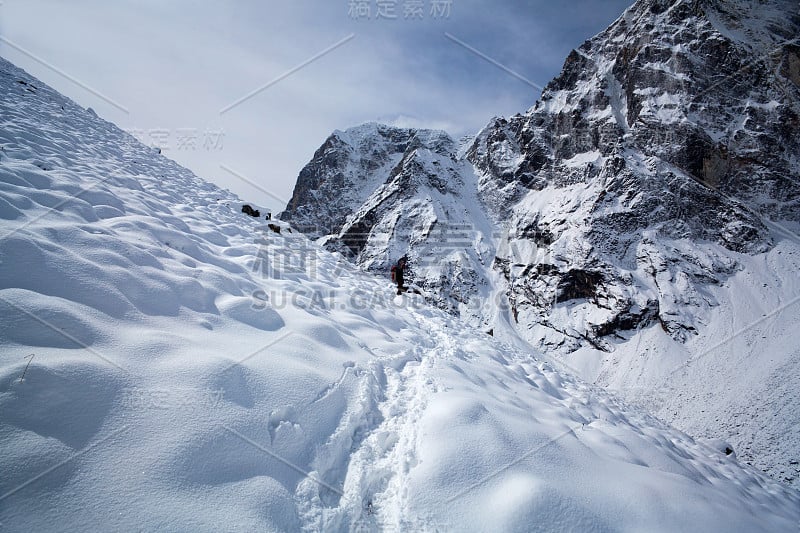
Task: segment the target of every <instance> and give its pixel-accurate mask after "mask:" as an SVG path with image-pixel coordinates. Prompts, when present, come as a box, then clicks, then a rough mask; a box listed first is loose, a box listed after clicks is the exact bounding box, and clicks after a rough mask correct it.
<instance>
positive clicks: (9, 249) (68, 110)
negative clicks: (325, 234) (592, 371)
mask: <svg viewBox="0 0 800 533" xmlns="http://www.w3.org/2000/svg"><path fill="white" fill-rule="evenodd" d="M0 88H1V91H0V99H1V100H0V102H1V103H0V113H2V114H1V115H0V121H2V127H0V145H2V152H0V316H2V320H1V321H0V346H1V347H2V348H1V349H0V472H1V473H2V474H0V525H2V528H3V530H7V531H54V530H102V531H129V530H137V531H154V530H170V531H212V530H213V531H218V530H225V531H251V530H267V531H298V530H305V531H348V530H363V531H377V530H386V531H400V530H402V531H436V530H442V531H443V530H452V531H487V530H493V531H562V530H578V531H676V530H680V531H796V529H797V527H798V523H799V522H800V495H798V493H797V492H796V491H795V490H793V489H791V488H789V487H787V486H784V485H781V484H780V483H777V482H775V481H773V480H771V479H770V478H768V477H767V476H765V475H764V474H762V473H760V472H758V471H756V470H755V469H754V468H752V467H749V466H747V465H743V464H740V463H739V462H737V460H736V458H735V457H734V456H733V455H731V456H726V455H725V454H724V453H722V452H720V451H719V450H718V449H717V448H719V443H712V444H713V446H709V445H707V444H703V443H699V442H696V441H694V440H693V439H691V438H690V437H688V436H687V435H685V434H684V433H682V432H680V431H678V430H676V429H674V428H671V427H669V426H667V425H665V424H663V423H661V422H659V421H657V420H656V419H655V418H653V417H651V416H649V415H647V414H646V413H645V412H644V411H642V410H640V409H637V408H632V407H629V406H626V405H624V404H623V403H621V402H620V401H618V400H617V399H615V396H613V395H612V394H610V393H607V392H605V391H604V390H602V389H600V388H597V387H593V386H590V385H587V384H585V383H584V382H582V381H579V380H577V379H574V378H571V377H569V376H567V375H564V374H560V373H558V372H556V371H555V370H553V369H552V368H551V367H550V366H549V365H547V364H546V363H543V362H540V361H537V360H536V359H534V358H532V357H531V355H530V354H529V353H526V352H522V351H519V350H518V349H516V348H514V347H512V346H510V345H507V344H503V343H501V342H499V341H498V340H495V339H493V338H491V337H489V336H487V335H485V334H484V333H481V332H477V331H474V330H472V329H470V328H467V327H465V326H463V325H461V324H460V323H459V322H458V321H457V319H455V318H453V317H452V316H450V315H446V314H444V313H442V312H440V311H438V310H436V309H433V308H431V307H428V306H426V305H425V304H424V303H422V302H421V301H420V300H414V299H412V298H395V297H394V295H393V293H392V291H391V287H389V286H388V283H387V280H383V279H376V278H374V277H371V276H369V275H368V274H365V273H363V272H361V271H360V270H358V269H356V268H354V267H352V266H350V265H349V264H348V263H347V262H346V261H344V260H342V259H341V258H340V257H339V256H337V255H334V254H331V253H328V252H325V251H324V250H322V249H321V248H319V247H318V246H317V245H315V244H313V243H311V242H309V241H308V240H306V239H305V238H304V237H302V236H301V235H299V234H296V233H288V232H287V231H286V226H285V225H284V231H283V232H282V233H281V234H280V235H278V234H275V233H273V232H271V231H269V230H267V229H265V228H264V227H263V222H262V223H259V222H257V221H256V220H255V219H252V218H250V217H248V216H246V215H244V214H242V213H240V212H239V211H240V207H241V202H240V201H239V200H238V199H237V198H236V197H234V196H233V195H232V194H231V193H229V192H227V191H223V190H220V189H218V188H217V187H215V186H213V185H211V184H209V183H206V182H204V181H202V180H201V179H199V178H197V177H196V176H194V175H193V174H191V173H190V172H189V171H188V170H186V169H183V168H181V167H180V166H178V165H177V164H175V163H173V162H172V161H170V160H168V159H166V158H164V157H162V156H160V155H158V154H157V153H155V152H154V151H153V150H151V149H149V148H147V147H145V146H143V145H141V144H139V143H138V142H137V141H136V140H135V139H134V138H133V137H130V136H129V135H127V134H125V133H124V132H122V131H121V130H119V129H117V128H116V127H115V126H113V125H112V124H109V123H107V122H104V121H102V120H100V119H98V118H97V117H96V116H95V115H94V114H93V113H90V112H87V111H86V110H84V109H82V108H80V107H79V106H77V105H76V104H75V103H73V102H72V101H70V100H68V99H66V98H64V97H63V96H61V95H59V94H58V93H56V92H54V91H53V90H51V89H49V88H48V87H46V86H45V85H43V84H42V83H41V82H39V81H38V80H35V79H33V78H31V77H30V76H28V75H27V74H25V73H24V72H22V71H21V70H19V69H17V68H15V67H14V66H12V65H10V64H9V63H7V62H5V61H2V60H0ZM23 376H24V377H23ZM755 377H756V376H754V378H755Z"/></svg>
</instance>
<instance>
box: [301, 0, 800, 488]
mask: <svg viewBox="0 0 800 533" xmlns="http://www.w3.org/2000/svg"><path fill="white" fill-rule="evenodd" d="M799 34H800V9H798V5H797V3H796V2H793V1H784V0H769V1H764V2H745V1H740V0H727V1H719V2H716V1H715V2H711V1H702V0H669V1H667V0H640V1H638V2H636V3H635V4H634V5H633V6H632V7H631V8H629V9H628V10H627V11H626V12H625V13H624V14H623V15H622V16H621V17H620V18H619V19H618V20H617V21H616V22H614V23H613V24H612V25H611V26H610V27H609V28H608V29H607V30H605V31H603V32H602V33H600V34H599V35H597V36H596V37H594V38H592V39H590V40H588V41H586V42H585V43H583V45H581V46H580V47H579V48H577V49H576V50H574V51H573V52H572V53H571V54H570V55H569V56H568V57H567V59H566V61H565V64H564V67H563V70H562V72H561V74H560V75H559V76H558V77H557V78H555V79H554V80H553V81H552V82H550V83H549V84H548V85H547V87H546V88H545V90H544V91H543V94H542V97H541V99H540V100H539V101H538V102H536V103H535V105H534V106H533V107H531V108H530V109H529V110H528V111H527V112H525V113H524V114H519V115H516V116H513V117H510V118H508V119H504V118H496V119H493V120H492V121H491V122H490V123H489V124H488V125H487V126H486V127H485V128H483V129H482V130H481V131H480V132H479V133H478V134H477V135H476V136H475V137H474V139H472V140H471V142H469V143H468V144H467V145H466V146H462V147H458V148H456V149H454V150H453V151H452V152H451V156H452V157H454V158H455V160H456V162H455V163H454V164H453V165H454V166H455V167H457V168H459V169H460V171H459V173H460V175H462V176H465V179H463V180H462V182H463V183H464V186H463V188H462V189H461V190H458V191H456V192H454V193H448V196H449V202H450V203H451V204H456V205H457V206H460V209H459V208H458V207H455V208H451V209H449V210H448V212H447V213H444V212H436V220H437V223H438V224H440V225H441V226H442V227H448V225H450V226H452V227H459V228H464V227H470V226H471V227H472V232H471V233H472V234H473V235H475V236H476V238H475V239H472V241H470V242H468V243H466V244H464V243H462V244H457V243H458V242H459V239H458V238H452V239H450V240H449V242H451V243H456V244H457V246H455V247H454V248H453V249H450V248H449V249H448V251H447V255H446V256H444V257H443V258H442V262H443V263H444V264H445V265H446V266H445V267H442V268H438V269H437V268H436V267H435V266H434V267H433V268H428V266H427V265H429V264H430V263H433V264H434V265H435V264H436V262H437V256H436V254H435V253H434V254H431V253H429V250H431V249H433V250H435V247H433V246H431V242H432V241H435V239H430V238H427V237H425V235H424V234H421V235H417V236H415V237H414V238H406V239H405V240H401V244H400V245H399V246H395V247H394V248H386V247H385V246H373V245H371V244H370V243H371V241H372V240H373V239H374V240H379V239H380V238H381V237H382V236H385V235H392V237H390V238H392V239H394V238H396V237H395V236H394V235H393V234H392V233H391V229H392V228H393V227H395V225H396V220H398V217H405V219H406V222H405V224H406V225H410V226H414V225H415V224H421V225H423V226H424V225H425V224H429V222H428V221H429V220H430V219H431V217H430V216H427V215H426V216H424V217H420V216H419V214H418V213H417V212H416V211H415V210H412V209H410V208H406V206H410V205H412V204H417V203H419V202H424V201H425V199H426V198H427V196H426V195H427V192H425V193H423V194H416V195H412V194H409V195H407V196H406V197H405V198H404V199H403V203H401V204H399V206H398V207H396V208H394V209H393V210H391V211H390V210H386V211H382V212H381V211H370V213H371V214H372V215H374V216H373V217H372V218H371V219H370V224H368V225H366V226H362V230H365V231H366V233H367V235H368V237H365V238H364V241H365V242H366V245H365V246H364V248H362V249H360V250H359V254H358V255H356V256H355V257H353V259H354V260H355V262H356V263H357V264H359V265H361V266H364V267H370V266H372V265H375V264H377V265H378V266H380V267H381V268H383V263H381V262H377V263H376V262H371V261H372V259H371V258H373V257H379V258H381V260H382V261H389V260H391V259H396V257H398V256H399V255H401V254H402V253H407V254H408V255H409V256H411V257H412V267H413V263H414V261H413V260H414V259H416V260H417V261H422V260H425V259H427V262H426V268H425V272H424V275H423V276H421V277H422V278H423V279H424V280H425V287H426V289H427V293H428V294H429V295H430V301H433V302H435V303H437V304H438V305H440V306H441V307H442V308H444V309H447V310H450V311H456V312H458V313H460V315H461V317H462V318H464V319H466V320H468V321H470V323H471V324H473V325H475V326H480V327H482V328H484V329H485V330H487V331H488V330H490V329H491V330H493V332H494V333H495V335H498V336H500V337H502V338H504V339H505V340H508V341H509V342H512V341H514V342H517V344H518V345H521V346H523V347H524V345H525V343H520V342H518V339H519V338H521V339H523V340H524V341H525V342H527V343H528V344H530V345H532V346H533V347H535V348H537V349H539V350H542V351H543V352H544V353H546V354H547V355H548V357H553V358H554V361H556V362H557V363H558V364H561V365H564V366H565V367H568V368H570V369H571V371H574V372H576V373H577V374H578V375H580V376H582V377H583V378H584V379H587V380H590V381H597V383H598V384H603V385H609V386H613V387H614V388H615V389H617V390H618V391H619V392H620V394H623V395H624V396H625V397H626V398H628V399H630V400H632V401H635V402H637V403H641V404H642V405H645V406H647V408H648V409H651V410H652V412H654V413H656V414H658V415H659V416H660V417H661V418H662V419H665V420H668V421H670V422H672V423H674V424H676V425H677V426H678V427H681V428H683V429H686V430H687V431H691V432H692V433H693V434H697V435H704V436H719V435H726V436H727V438H729V439H730V440H731V441H732V442H733V444H734V446H735V447H736V449H737V450H741V451H742V456H743V457H744V458H745V459H746V460H747V461H749V462H751V463H752V464H757V465H759V466H760V467H761V468H764V469H765V470H766V471H768V472H770V473H771V474H772V475H774V476H775V477H776V478H778V479H781V480H783V481H788V482H791V483H800V466H798V461H799V460H800V456H798V453H800V434H798V430H797V429H796V428H798V427H800V424H798V423H796V422H797V418H796V417H795V416H794V415H792V414H791V413H794V412H797V409H793V408H792V406H797V405H798V402H800V397H798V395H797V393H796V392H795V391H794V389H795V387H794V383H793V382H792V381H791V380H787V379H782V378H781V377H780V376H783V375H796V374H798V373H800V357H798V356H797V353H796V349H795V346H796V343H794V342H792V341H790V340H788V339H784V338H783V336H782V335H780V331H782V329H781V328H786V329H787V330H788V331H792V330H794V329H795V328H796V326H797V324H798V323H800V306H795V305H794V303H795V302H796V301H797V300H796V299H795V298H796V297H798V296H800V288H799V287H798V286H797V283H796V282H795V281H794V280H796V278H797V276H796V272H797V263H796V257H797V254H798V253H799V252H798V246H799V245H798V241H800V238H799V237H798V233H799V232H800V203H799V202H800V161H799V160H798V154H800V134H799V133H798V132H800V128H799V127H798V125H800V107H798V102H799V101H800V74H799V72H800V71H798V65H800V46H799V45H798V42H797V35H799ZM354 131H356V132H358V133H360V134H364V135H368V136H369V135H372V133H371V131H366V130H363V129H356V130H354ZM412 170H413V169H412ZM447 175H449V174H447ZM371 177H372V178H371V179H374V180H375V181H377V182H379V183H380V185H378V187H377V188H376V189H373V190H372V191H370V190H361V192H360V194H362V195H363V196H364V197H367V195H369V194H371V193H372V192H373V191H381V190H383V188H384V187H386V186H387V184H389V183H391V179H392V178H391V176H386V175H383V174H382V175H377V174H373V175H371ZM294 201H295V203H296V205H303V206H304V209H305V211H304V212H305V213H306V216H307V217H310V218H311V219H313V213H314V212H315V209H316V207H315V206H316V205H317V202H316V200H315V199H314V198H313V197H311V196H302V197H301V196H297V195H296V197H295V200H294ZM447 202H448V200H439V203H440V204H445V203H447ZM362 205H363V206H364V207H365V208H366V207H367V206H371V205H373V204H370V203H364V204H362ZM292 209H294V208H292V207H290V208H287V210H288V211H292ZM359 209H362V208H360V207H353V208H352V210H353V211H354V212H358V211H359ZM363 210H364V209H362V211H363ZM463 212H467V213H469V216H471V217H474V218H472V220H470V219H469V217H467V218H466V219H465V218H464V217H463V215H461V213H463ZM398 213H399V214H398ZM452 213H456V215H452ZM341 229H342V227H341V226H340V227H336V228H334V229H333V231H331V232H330V234H331V235H333V236H338V235H339V234H340V231H341ZM454 233H455V232H451V234H454ZM445 240H447V239H445ZM473 242H480V247H476V246H474V244H472V243H473ZM459 246H460V248H461V250H460V251H459V250H458V248H459ZM430 258H433V259H432V260H430ZM487 258H488V261H487ZM453 264H458V265H461V266H460V267H459V268H460V269H462V270H465V271H469V272H473V271H474V272H475V273H476V274H475V275H474V276H473V275H471V276H469V279H474V280H478V281H479V282H478V284H473V283H470V282H469V281H467V282H465V281H462V279H460V278H459V277H458V276H457V275H453V272H454V271H455V272H456V273H457V272H459V269H458V268H453V267H452V266H451V265H453ZM767 264H768V265H770V266H769V268H767V267H765V265H767ZM378 270H380V269H378ZM415 274H416V273H415ZM437 279H438V281H437ZM459 287H461V288H462V289H463V290H464V293H465V294H464V295H463V296H461V297H460V298H461V300H462V301H466V302H468V304H467V305H464V306H453V305H447V304H446V303H445V302H447V301H448V300H451V299H452V298H451V295H453V294H458V290H459ZM732 309H740V310H742V312H738V313H735V312H732V311H731V310H732ZM775 310H780V312H779V313H774V311H775ZM764 317H767V318H769V319H771V320H768V321H767V322H769V324H771V325H769V324H767V325H764V326H763V328H761V326H757V327H754V329H753V330H752V331H750V334H752V335H756V334H755V332H756V331H759V332H760V333H758V335H757V336H755V337H754V338H753V339H752V340H750V341H748V343H745V344H740V343H738V341H737V342H729V341H731V339H732V338H734V340H735V338H738V337H739V336H740V330H742V329H743V328H750V327H751V325H752V323H753V322H754V321H757V320H760V319H762V318H764ZM768 325H769V327H768ZM762 329H763V331H762ZM773 330H774V331H773ZM777 338H780V339H783V340H782V341H780V342H778V341H777V340H776V339H777ZM645 345H648V346H649V347H650V348H649V351H648V355H645V354H643V353H642V350H643V346H645ZM712 348H713V349H712ZM709 350H711V353H709ZM697 359H701V360H702V361H703V362H702V364H698V365H696V366H695V360H697ZM729 363H730V367H731V368H739V369H741V370H742V372H743V373H730V372H719V371H718V370H716V369H719V368H727V366H726V365H728V364H729ZM684 365H688V366H691V367H692V368H693V369H694V370H695V372H697V373H696V374H693V373H690V374H691V375H692V378H691V379H688V380H678V379H677V376H678V375H680V374H679V373H676V372H675V369H679V368H682V367H683V366H684ZM748 369H750V370H752V369H756V370H755V371H754V372H753V373H750V372H748V371H747V370H748ZM753 374H759V375H764V376H770V378H769V379H764V380H756V379H751V378H752V375H753ZM722 376H725V379H723V380H722V381H720V382H717V381H713V384H712V386H709V382H712V380H717V379H721V377H722ZM676 380H677V381H676ZM655 385H657V387H655V389H656V390H651V389H648V387H650V386H655ZM717 388H721V389H725V390H727V389H730V390H734V391H737V392H738V394H740V395H741V396H742V397H747V398H753V399H759V400H758V401H742V400H741V399H740V398H738V397H735V395H734V394H733V393H725V394H711V395H709V394H708V391H709V390H716V389H717ZM667 391H669V392H670V394H666V392H667ZM779 412H786V413H790V414H789V415H788V416H786V417H783V416H776V415H774V413H779ZM708 413H713V415H711V414H708ZM764 413H771V414H770V415H769V416H768V419H767V420H765V419H764Z"/></svg>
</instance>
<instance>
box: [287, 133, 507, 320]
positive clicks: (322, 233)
mask: <svg viewBox="0 0 800 533" xmlns="http://www.w3.org/2000/svg"><path fill="white" fill-rule="evenodd" d="M476 179H477V178H476V176H475V174H474V172H473V170H472V166H471V165H469V164H468V162H466V161H464V160H463V159H459V158H458V146H457V145H456V143H455V142H454V141H453V139H452V138H451V137H450V136H449V135H448V134H447V133H445V132H443V131H436V130H422V129H412V128H398V127H393V126H387V125H383V124H376V123H367V124H362V125H360V126H356V127H353V128H350V129H347V130H345V131H336V132H334V133H333V134H332V135H331V136H330V137H329V138H328V139H327V140H326V141H325V143H324V144H323V145H322V146H321V147H320V148H319V150H317V152H316V153H315V154H314V157H313V158H312V160H311V161H310V162H309V163H308V164H307V165H306V166H305V167H304V168H303V169H302V170H301V171H300V175H299V177H298V179H297V184H296V185H295V189H294V193H293V196H292V200H291V201H290V202H289V204H288V205H287V207H286V210H285V211H284V212H282V213H281V214H280V215H279V218H281V219H282V220H286V221H289V222H291V223H292V224H293V225H295V227H298V228H301V229H303V231H304V233H306V234H307V235H310V236H312V237H321V238H322V240H323V243H324V245H325V247H326V248H328V249H329V250H333V251H338V252H341V253H342V254H343V255H344V256H345V257H347V258H349V259H351V260H352V261H353V262H355V263H356V264H358V265H359V266H361V267H362V268H364V269H366V270H369V271H372V272H375V273H377V274H379V275H383V276H388V273H389V270H390V267H391V265H392V264H393V263H394V262H395V261H397V259H398V258H400V257H401V256H403V255H407V256H408V257H409V259H410V262H411V264H412V265H413V269H414V272H413V277H414V279H415V281H416V283H417V284H418V285H420V286H421V287H422V288H423V290H426V291H428V293H429V294H430V295H431V296H430V301H431V302H432V303H435V304H436V305H438V306H439V307H441V308H443V309H446V310H448V311H451V312H456V313H457V314H460V315H461V316H462V317H464V318H465V319H466V318H471V319H472V321H473V322H477V323H480V322H486V320H482V319H483V314H484V310H483V309H482V307H483V305H482V303H483V302H484V301H486V300H487V299H488V298H489V296H490V293H491V287H492V284H491V282H490V279H489V277H488V276H489V274H487V269H488V267H489V265H491V262H492V260H493V258H494V248H493V244H492V237H493V235H492V234H493V232H494V226H493V225H492V224H491V223H490V222H489V220H488V218H487V216H486V215H485V213H484V211H483V209H482V208H481V206H480V202H479V201H478V199H477V188H476V186H475V182H476ZM429 289H430V290H429ZM487 329H488V328H487Z"/></svg>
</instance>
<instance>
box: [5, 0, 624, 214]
mask: <svg viewBox="0 0 800 533" xmlns="http://www.w3.org/2000/svg"><path fill="white" fill-rule="evenodd" d="M630 3H632V0H600V1H593V0H575V1H571V2H570V1H564V2H552V1H549V0H528V1H522V0H506V1H503V0H495V1H489V0H485V1H478V0H287V1H280V2H279V1H276V0H268V1H261V2H258V1H254V0H253V1H237V2H234V1H221V0H216V1H215V0H210V1H206V2H193V1H189V0H169V1H165V0H114V1H108V0H72V1H70V2H64V1H62V0H52V1H47V0H3V1H2V2H0V55H2V56H3V57H5V58H6V59H8V60H10V61H12V62H14V63H15V64H17V65H18V66H20V67H22V68H24V69H25V70H27V71H28V72H29V73H31V74H33V75H34V76H36V77H38V78H39V79H41V80H42V81H44V82H45V83H47V84H49V85H51V86H52V87H54V88H55V89H57V90H59V91H60V92H62V93H63V94H65V95H67V96H69V97H70V98H72V99H73V100H75V101H76V102H78V103H79V104H81V105H83V106H85V107H91V108H93V109H94V110H95V111H96V112H97V113H98V114H99V115H100V116H101V117H103V118H105V119H107V120H110V121H112V122H114V123H116V124H117V125H119V126H120V127H122V128H124V129H126V130H128V131H130V132H131V133H133V134H134V135H136V136H137V137H139V138H140V139H142V140H143V141H145V142H147V143H148V144H154V145H159V146H161V147H162V148H163V152H164V153H165V154H166V155H167V156H168V157H171V158H173V159H175V160H177V161H178V162H179V163H181V164H183V165H185V166H187V167H189V168H191V169H192V170H193V171H194V172H195V173H196V174H198V175H200V176H202V177H203V178H205V179H208V180H210V181H213V182H215V183H217V184H219V185H221V186H223V187H225V188H228V189H230V190H232V191H233V192H235V193H237V194H238V195H239V196H240V197H242V198H243V199H244V200H246V201H252V202H254V203H257V204H260V205H262V206H266V207H269V208H272V209H273V210H275V211H280V210H281V209H282V208H283V206H284V205H285V203H286V200H288V198H289V197H290V196H291V191H292V189H293V187H294V183H295V180H296V178H297V174H298V172H299V171H300V169H301V168H302V166H303V165H304V164H305V163H307V162H308V160H309V159H310V158H311V156H312V155H313V153H314V151H315V150H316V149H317V148H318V147H319V146H320V145H321V144H322V142H323V141H324V140H325V138H326V137H327V136H328V135H329V134H330V133H331V132H332V131H333V130H335V129H346V128H348V127H350V126H354V125H357V124H360V123H362V122H366V121H381V122H387V123H392V124H396V125H401V126H414V127H432V128H440V129H445V130H447V131H448V132H449V133H450V134H451V135H453V136H454V137H456V138H458V137H461V136H462V135H466V134H473V133H475V132H477V131H478V130H479V129H480V128H481V127H483V126H484V125H485V124H486V123H487V122H488V121H489V120H490V119H491V118H492V117H493V116H509V115H513V114H515V113H519V112H523V111H525V110H526V109H527V108H529V107H530V106H531V105H533V103H534V102H535V101H536V99H537V98H538V97H539V94H540V87H541V86H544V85H546V84H547V82H548V81H549V80H550V79H551V78H553V77H554V76H555V75H556V74H558V72H559V70H560V68H561V65H562V64H563V61H564V58H565V57H566V55H567V54H568V53H569V51H570V50H571V49H572V48H575V47H577V46H579V45H580V44H581V43H582V42H583V41H584V40H586V39H588V38H590V37H591V36H593V35H594V34H596V33H598V32H599V31H601V30H603V29H604V28H605V27H606V26H608V24H610V23H611V22H613V21H614V20H615V19H616V18H617V17H618V16H619V15H620V14H621V13H622V11H624V9H625V8H626V7H627V6H628V5H629V4H630Z"/></svg>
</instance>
